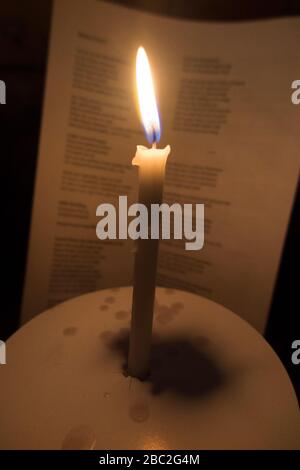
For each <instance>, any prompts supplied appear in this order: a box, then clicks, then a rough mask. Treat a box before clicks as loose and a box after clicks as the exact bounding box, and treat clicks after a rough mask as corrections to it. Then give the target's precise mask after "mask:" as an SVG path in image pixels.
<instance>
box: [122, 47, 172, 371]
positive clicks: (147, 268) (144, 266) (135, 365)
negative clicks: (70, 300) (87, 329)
mask: <svg viewBox="0 0 300 470" xmlns="http://www.w3.org/2000/svg"><path fill="white" fill-rule="evenodd" d="M136 76H137V91H138V99H139V105H140V112H141V118H142V122H143V125H144V128H145V131H146V134H147V137H148V140H149V141H150V142H151V143H152V144H153V145H152V148H150V149H149V148H146V147H143V146H138V147H137V151H136V154H135V157H134V159H133V161H132V164H133V165H137V166H138V167H139V202H140V203H141V204H144V205H145V206H146V207H147V209H148V214H150V213H151V204H160V203H161V202H162V195H163V184H164V178H165V167H166V161H167V158H168V155H169V153H170V150H171V149H170V146H169V145H168V146H167V147H166V148H164V149H157V148H156V143H157V142H158V140H159V137H160V123H159V116H158V111H157V106H156V99H155V92H154V86H153V81H152V75H151V70H150V65H149V61H148V58H147V55H146V52H145V50H144V49H143V48H141V47H140V48H139V50H138V52H137V61H136ZM148 237H149V238H148V239H139V240H138V243H137V252H136V257H135V267H134V280H133V302H132V317H131V331H130V345H129V358H128V372H129V374H130V375H132V376H133V377H138V378H140V379H143V378H145V377H146V376H147V374H148V372H149V361H150V348H151V335H152V323H153V308H154V296H155V283H156V270H157V255H158V244H159V240H158V239H151V238H150V237H151V228H149V230H148Z"/></svg>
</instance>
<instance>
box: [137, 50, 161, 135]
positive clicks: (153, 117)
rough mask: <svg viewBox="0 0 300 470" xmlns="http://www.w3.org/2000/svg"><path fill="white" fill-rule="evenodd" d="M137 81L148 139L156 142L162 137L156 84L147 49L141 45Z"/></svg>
mask: <svg viewBox="0 0 300 470" xmlns="http://www.w3.org/2000/svg"><path fill="white" fill-rule="evenodd" d="M136 83H137V93H138V100H139V106H140V112H141V119H142V123H143V126H144V129H145V132H146V136H147V139H148V141H149V142H150V143H151V144H156V142H158V141H159V139H160V122H159V115H158V109H157V105H156V98H155V91H154V84H153V79H152V74H151V68H150V64H149V60H148V57H147V54H146V51H145V49H144V48H143V47H139V48H138V51H137V55H136Z"/></svg>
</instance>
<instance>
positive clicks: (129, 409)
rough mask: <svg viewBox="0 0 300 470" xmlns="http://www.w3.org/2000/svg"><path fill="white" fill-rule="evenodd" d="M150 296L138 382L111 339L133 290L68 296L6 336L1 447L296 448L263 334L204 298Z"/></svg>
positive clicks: (291, 406)
mask: <svg viewBox="0 0 300 470" xmlns="http://www.w3.org/2000/svg"><path fill="white" fill-rule="evenodd" d="M157 302H158V304H157V305H156V312H155V319H154V333H155V334H154V338H155V340H154V346H153V355H154V359H153V366H152V372H153V377H152V378H150V380H149V381H146V382H143V383H142V382H139V381H137V380H133V379H131V378H129V377H125V376H124V375H123V373H122V365H123V364H124V361H125V358H126V355H124V353H123V352H120V351H119V350H117V348H116V347H113V345H114V344H115V343H116V341H118V338H121V337H122V336H124V334H125V335H126V330H125V331H124V329H126V328H128V327H129V320H130V309H131V289H130V288H122V289H119V290H116V289H112V290H111V289H110V290H103V291H98V292H95V293H92V294H88V295H84V296H82V297H78V298H76V299H73V300H70V301H69V302H66V303H64V304H61V305H59V306H57V307H55V308H53V309H51V310H49V311H47V312H45V313H43V314H41V315H38V316H37V317H36V318H35V319H34V320H32V321H31V322H29V323H27V324H26V325H25V326H24V327H23V328H21V329H20V330H19V331H18V332H17V333H16V334H15V335H13V336H12V337H11V338H10V339H9V341H8V342H7V364H6V365H5V366H0V378H1V400H0V416H1V427H0V447H1V448H9V449H13V448H14V449H19V448H26V449H27V448H28V449H46V448H58V449H60V448H92V447H95V448H98V449H101V448H102V449H116V448H119V449H132V448H145V449H151V448H166V449H176V448H187V449H193V448H195V449H207V448H208V449H214V448H297V446H298V445H299V442H300V439H299V436H300V432H299V410H298V405H297V400H296V396H295V393H294V390H293V388H292V385H291V383H290V381H289V379H288V376H287V374H286V372H285V370H284V368H283V366H282V365H281V363H280V361H279V360H278V358H277V357H276V355H275V354H274V352H273V351H272V350H271V348H270V347H269V346H268V345H267V343H266V342H265V341H264V340H263V338H262V337H261V336H260V335H259V334H258V333H257V332H256V331H255V330H254V329H253V328H252V327H250V326H249V325H248V324H247V323H246V322H244V321H243V320H241V319H240V318H239V317H237V316H236V315H234V314H232V313H231V312H230V311H228V310H227V309H225V308H223V307H221V306H220V305H217V304H215V303H213V302H211V301H209V300H206V299H204V298H201V297H198V296H195V295H192V294H188V293H186V292H181V291H174V290H168V289H157ZM161 377H163V379H162V378H161ZM178 378H180V379H182V380H178ZM153 388H161V391H160V393H158V394H155V393H153Z"/></svg>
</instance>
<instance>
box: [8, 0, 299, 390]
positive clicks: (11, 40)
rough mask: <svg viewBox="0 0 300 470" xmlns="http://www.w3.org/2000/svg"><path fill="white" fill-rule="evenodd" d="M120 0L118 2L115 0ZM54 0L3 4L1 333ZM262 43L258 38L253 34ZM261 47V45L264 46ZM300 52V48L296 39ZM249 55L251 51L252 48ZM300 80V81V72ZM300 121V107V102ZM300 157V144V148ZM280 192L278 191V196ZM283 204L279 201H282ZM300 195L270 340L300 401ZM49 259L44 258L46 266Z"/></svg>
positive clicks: (18, 255) (271, 7)
mask: <svg viewBox="0 0 300 470" xmlns="http://www.w3.org/2000/svg"><path fill="white" fill-rule="evenodd" d="M113 1H114V0H113ZM114 3H121V4H125V5H128V6H132V7H136V8H140V9H144V10H148V11H154V12H159V13H162V14H166V15H171V16H178V17H182V18H192V19H196V18H199V19H207V20H217V21H218V20H226V21H236V20H247V19H255V18H265V17H274V16H285V15H300V1H299V0H273V1H272V2H271V1H270V2H269V1H263V2H262V1H261V0H227V1H226V0H188V1H184V0H157V1H156V0H152V1H150V0H127V1H126V0H125V1H121V0H120V1H114ZM50 17H51V0H26V1H23V0H9V1H6V2H4V1H3V0H2V1H1V8H0V79H1V80H4V81H5V83H6V88H7V104H6V105H5V106H0V124H1V128H0V135H1V147H0V156H1V170H2V178H1V181H2V185H1V189H2V191H3V196H2V201H3V203H2V207H1V209H2V217H1V221H2V230H1V233H2V236H4V240H3V242H2V244H1V247H2V259H3V258H4V262H3V264H2V270H1V272H2V275H3V280H4V281H5V282H2V286H3V288H2V291H3V295H2V302H1V307H2V308H1V314H0V338H1V339H2V340H5V339H6V338H7V337H8V336H10V335H11V334H12V333H13V332H14V331H15V330H16V328H17V327H18V320H19V311H20V305H21V297H22V287H23V280H24V272H25V264H26V254H27V243H28V236H29V227H30V216H31V204H32V198H33V189H34V179H35V168H36V161H37V149H38V138H39V129H40V120H41V111H42V99H43V90H44V80H45V71H46V61H47V47H48V36H49V27H50ZM253 40H255V38H253ZM258 47H259V45H258ZM296 48H298V53H299V54H300V45H298V44H295V54H296V50H297V49H296ZM245 53H246V50H245ZM294 79H300V70H299V76H298V77H294ZM299 121H300V106H299ZM299 155H300V148H299ZM274 196H275V195H274ZM274 203H275V200H274ZM299 215H300V192H299V188H298V194H297V197H296V199H295V203H294V207H293V211H292V215H291V220H290V224H289V229H288V233H287V238H286V242H285V247H284V251H283V256H282V261H281V267H280V271H279V274H278V278H277V283H276V287H275V292H274V296H273V302H272V306H271V310H270V317H269V322H268V326H267V330H266V338H267V340H268V341H269V343H270V344H271V345H272V347H273V348H274V349H275V351H276V352H277V353H278V355H279V357H280V358H281V360H282V361H283V363H284V365H285V367H286V369H287V370H288V372H289V374H290V376H291V378H292V380H293V383H294V385H295V388H296V390H297V393H298V397H299V398H300V364H299V366H295V365H293V364H292V362H291V353H292V350H291V343H292V341H293V340H295V339H300V327H299V302H298V295H297V294H298V293H297V286H296V282H297V280H298V279H299V271H298V269H296V268H297V267H298V266H297V264H298V259H299V256H298V255H299V252H298V249H297V248H298V247H297V241H299V240H300V236H299V235H300V218H299ZM42 262H43V260H41V263H42Z"/></svg>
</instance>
